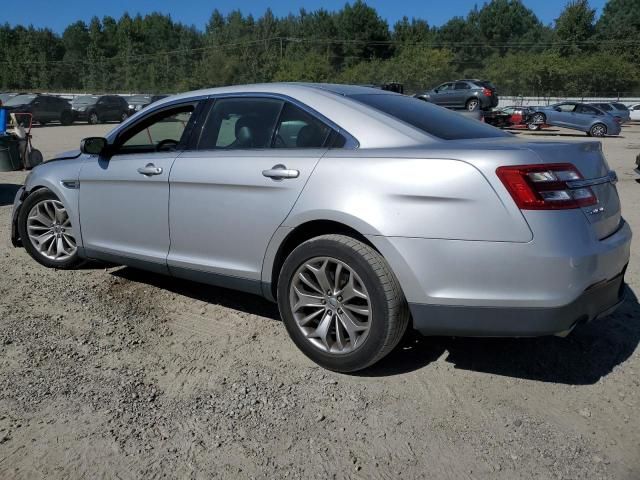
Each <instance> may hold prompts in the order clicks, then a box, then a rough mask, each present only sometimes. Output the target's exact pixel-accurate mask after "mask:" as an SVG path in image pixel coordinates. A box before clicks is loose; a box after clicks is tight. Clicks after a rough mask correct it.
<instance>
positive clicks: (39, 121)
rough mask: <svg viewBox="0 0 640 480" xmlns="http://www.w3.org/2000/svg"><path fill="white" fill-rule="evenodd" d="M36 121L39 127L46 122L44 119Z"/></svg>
mask: <svg viewBox="0 0 640 480" xmlns="http://www.w3.org/2000/svg"><path fill="white" fill-rule="evenodd" d="M38 123H39V124H40V126H41V127H44V126H45V125H46V124H47V121H46V120H38Z"/></svg>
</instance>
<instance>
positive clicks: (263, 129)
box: [198, 98, 284, 150]
mask: <svg viewBox="0 0 640 480" xmlns="http://www.w3.org/2000/svg"><path fill="white" fill-rule="evenodd" d="M283 103H284V102H282V101H281V100H275V99H271V98H225V99H221V100H216V102H215V103H214V104H213V108H212V109H211V111H210V112H209V116H208V117H207V120H206V122H205V124H204V127H203V129H202V135H201V136H200V142H199V143H198V148H199V149H200V150H209V149H214V148H225V149H247V148H269V147H270V146H271V140H272V137H273V132H274V130H275V128H276V122H277V121H278V116H279V115H280V110H282V107H283Z"/></svg>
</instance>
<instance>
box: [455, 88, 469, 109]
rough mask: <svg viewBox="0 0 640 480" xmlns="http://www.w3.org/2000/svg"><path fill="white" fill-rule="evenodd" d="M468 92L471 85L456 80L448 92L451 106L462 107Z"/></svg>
mask: <svg viewBox="0 0 640 480" xmlns="http://www.w3.org/2000/svg"><path fill="white" fill-rule="evenodd" d="M470 92H471V86H470V85H469V84H468V83H467V82H456V83H455V85H454V89H453V90H452V91H451V94H450V95H451V96H450V99H451V106H452V107H456V108H464V107H465V103H466V101H467V98H468V95H469V93H470Z"/></svg>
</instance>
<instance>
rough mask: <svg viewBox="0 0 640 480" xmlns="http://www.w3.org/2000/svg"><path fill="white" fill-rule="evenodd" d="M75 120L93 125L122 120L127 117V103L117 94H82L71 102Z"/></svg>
mask: <svg viewBox="0 0 640 480" xmlns="http://www.w3.org/2000/svg"><path fill="white" fill-rule="evenodd" d="M71 107H72V108H73V115H74V119H75V120H86V121H87V122H89V123H91V124H93V125H95V124H96V123H104V122H110V121H111V122H113V121H117V122H124V121H125V120H126V119H127V118H129V104H128V103H127V101H126V100H125V99H124V98H122V97H120V96H119V95H83V96H81V97H76V98H75V99H74V100H73V102H71Z"/></svg>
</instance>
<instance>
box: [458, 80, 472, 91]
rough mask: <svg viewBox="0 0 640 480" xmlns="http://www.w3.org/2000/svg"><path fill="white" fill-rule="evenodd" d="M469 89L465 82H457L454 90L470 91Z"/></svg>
mask: <svg viewBox="0 0 640 480" xmlns="http://www.w3.org/2000/svg"><path fill="white" fill-rule="evenodd" d="M470 89H471V87H470V86H469V84H468V83H467V82H457V83H456V90H470Z"/></svg>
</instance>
